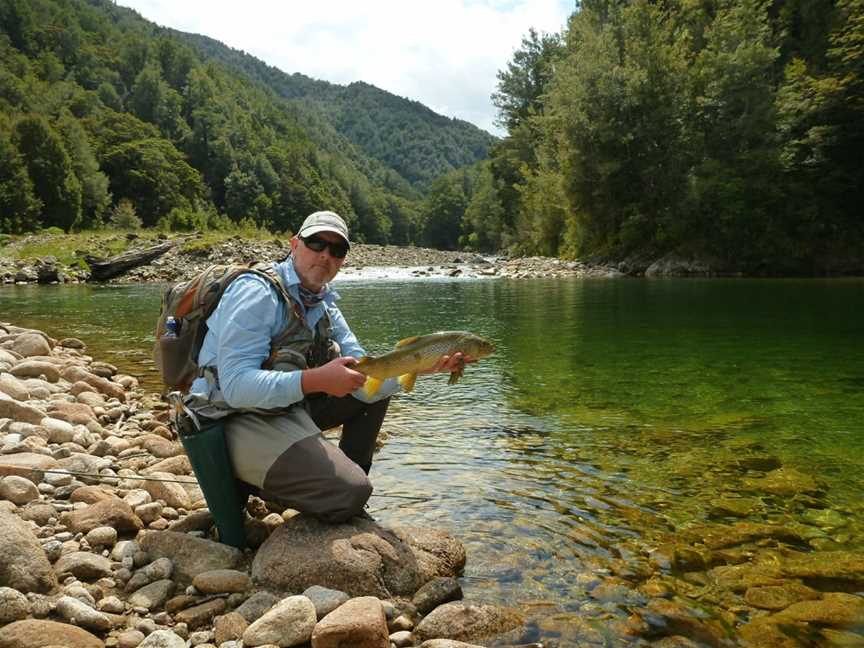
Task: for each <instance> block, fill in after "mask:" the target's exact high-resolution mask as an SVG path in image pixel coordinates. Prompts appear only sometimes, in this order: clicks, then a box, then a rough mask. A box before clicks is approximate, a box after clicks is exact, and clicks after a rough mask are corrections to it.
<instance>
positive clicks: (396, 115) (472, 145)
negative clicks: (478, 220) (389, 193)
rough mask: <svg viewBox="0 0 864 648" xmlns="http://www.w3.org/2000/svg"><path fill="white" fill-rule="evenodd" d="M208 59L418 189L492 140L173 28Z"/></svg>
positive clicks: (405, 104) (380, 95) (464, 125)
mask: <svg viewBox="0 0 864 648" xmlns="http://www.w3.org/2000/svg"><path fill="white" fill-rule="evenodd" d="M172 33H174V34H176V35H177V36H178V38H180V39H182V40H184V41H185V42H188V43H190V44H191V45H193V46H195V47H196V48H197V49H198V50H199V51H200V52H201V53H202V54H203V55H204V56H206V57H207V58H208V59H213V60H216V61H219V62H220V63H223V64H224V65H225V66H226V67H227V68H229V69H231V70H234V71H237V72H241V73H243V74H245V75H246V76H248V77H249V78H251V79H254V80H256V81H260V82H262V83H264V84H265V85H267V86H268V87H269V88H271V89H273V90H274V91H275V92H276V93H277V94H278V95H280V96H281V97H285V98H286V99H289V100H292V101H296V102H297V103H298V104H300V105H301V106H308V107H309V108H310V109H311V110H312V111H313V113H316V114H322V115H324V116H326V118H327V120H328V121H329V122H330V123H332V124H333V125H334V126H335V128H336V129H337V130H338V131H339V133H341V134H342V135H344V136H345V137H346V138H347V139H348V140H349V141H351V142H352V143H354V144H355V145H356V146H357V147H358V148H360V149H361V150H362V151H363V152H364V153H366V154H367V155H369V156H370V157H372V158H374V159H376V160H378V161H379V162H382V163H383V164H384V165H386V166H387V167H390V168H392V169H394V170H395V171H396V172H397V173H398V174H399V175H401V176H402V177H403V178H405V179H407V180H408V181H409V182H411V184H412V185H414V186H415V187H417V188H419V189H421V190H422V189H426V188H428V186H429V185H430V184H431V183H432V181H434V180H435V179H437V178H438V177H439V176H441V175H443V174H444V173H447V172H449V171H452V170H454V169H458V168H461V167H465V166H468V165H470V164H473V163H475V162H478V161H480V160H483V159H485V158H487V157H488V155H489V150H490V149H491V148H492V145H493V144H494V143H495V141H496V140H495V138H494V137H493V136H492V135H490V134H489V133H487V132H485V131H482V130H480V129H479V128H477V127H476V126H474V125H472V124H469V123H468V122H465V121H462V120H459V119H451V118H449V117H444V116H443V115H439V114H437V113H435V112H433V111H431V110H430V109H429V108H427V107H426V106H424V105H423V104H421V103H419V102H417V101H410V100H408V99H404V98H402V97H397V96H396V95H393V94H391V93H389V92H385V91H384V90H381V89H380V88H376V87H375V86H373V85H369V84H368V83H363V82H362V81H358V82H355V83H351V84H349V85H347V86H341V85H336V84H334V83H328V82H327V81H319V80H317V79H311V78H309V77H307V76H305V75H303V74H300V73H297V72H295V73H294V74H286V73H284V72H282V71H281V70H279V69H278V68H275V67H272V66H270V65H267V64H266V63H264V62H262V61H260V60H258V59H256V58H255V57H254V56H250V55H249V54H245V53H244V52H239V51H237V50H234V49H231V48H229V47H226V46H225V45H224V44H222V43H220V42H219V41H217V40H213V39H212V38H208V37H206V36H201V35H199V34H185V33H182V32H172Z"/></svg>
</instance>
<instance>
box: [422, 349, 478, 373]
mask: <svg viewBox="0 0 864 648" xmlns="http://www.w3.org/2000/svg"><path fill="white" fill-rule="evenodd" d="M472 362H477V359H476V358H472V357H471V356H467V355H465V354H463V353H462V352H461V351H457V352H456V353H454V354H453V355H443V356H441V357H440V358H438V362H436V363H435V365H434V366H432V367H430V368H429V369H424V370H423V371H420V372H418V373H421V374H431V373H453V372H454V371H458V370H459V369H461V368H462V367H463V366H464V365H466V364H470V363H472Z"/></svg>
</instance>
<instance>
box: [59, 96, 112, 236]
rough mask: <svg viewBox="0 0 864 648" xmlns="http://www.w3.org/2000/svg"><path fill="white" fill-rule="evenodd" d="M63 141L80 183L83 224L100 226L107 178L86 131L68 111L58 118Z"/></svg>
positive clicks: (108, 196) (106, 200)
mask: <svg viewBox="0 0 864 648" xmlns="http://www.w3.org/2000/svg"><path fill="white" fill-rule="evenodd" d="M57 128H58V130H59V131H60V133H62V137H63V142H64V145H65V147H66V151H67V152H68V153H69V158H70V160H71V162H72V170H73V171H74V173H75V177H76V178H77V179H78V182H79V184H80V185H81V210H82V212H81V213H82V222H81V224H82V225H84V226H94V225H99V224H100V223H101V222H102V216H103V215H104V214H105V210H106V209H107V208H108V205H110V204H111V194H109V193H108V178H107V176H106V175H105V174H104V173H102V171H100V169H99V162H97V160H96V155H95V153H94V151H93V147H92V146H91V145H90V141H89V139H88V137H87V133H86V131H85V130H84V128H83V127H82V126H81V124H80V122H79V121H78V120H77V119H75V118H74V117H73V116H72V114H71V113H69V112H68V111H64V113H63V114H62V115H61V116H60V119H59V120H58V121H57Z"/></svg>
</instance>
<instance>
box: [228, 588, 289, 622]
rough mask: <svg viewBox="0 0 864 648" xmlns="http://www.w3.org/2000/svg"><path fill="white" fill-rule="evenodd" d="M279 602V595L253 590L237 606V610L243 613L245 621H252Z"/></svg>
mask: <svg viewBox="0 0 864 648" xmlns="http://www.w3.org/2000/svg"><path fill="white" fill-rule="evenodd" d="M278 602H279V597H278V596H276V595H275V594H272V593H270V592H266V591H261V592H255V593H254V594H253V595H252V596H250V597H249V598H248V599H246V601H245V602H244V603H243V605H241V606H240V607H238V608H237V610H236V611H237V612H238V613H239V614H241V615H243V618H244V619H246V622H247V623H254V622H255V621H257V620H258V619H260V618H261V617H262V616H263V614H264V613H265V612H266V611H267V610H269V609H270V608H272V607H273V606H274V605H276V604H277V603H278Z"/></svg>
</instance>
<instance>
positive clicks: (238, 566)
mask: <svg viewBox="0 0 864 648" xmlns="http://www.w3.org/2000/svg"><path fill="white" fill-rule="evenodd" d="M167 421H168V409H167V406H166V404H165V403H163V402H161V401H160V400H159V399H158V397H156V396H154V395H147V394H145V393H142V391H141V390H140V389H139V388H138V382H137V380H136V379H135V378H134V377H132V376H128V375H123V374H121V373H118V371H117V369H116V368H115V367H113V366H111V365H109V364H107V363H104V362H99V361H96V360H94V359H93V358H91V357H89V356H88V355H87V354H86V348H85V345H84V343H83V342H82V341H80V340H78V339H73V338H67V339H64V340H55V339H52V338H51V337H50V336H48V335H46V334H45V333H43V332H41V331H35V330H30V329H22V328H18V327H16V326H13V325H11V324H0V647H2V648H36V647H45V646H66V647H70V648H102V647H116V648H136V647H139V646H140V647H141V648H185V647H187V646H199V647H201V648H212V647H214V646H218V647H219V648H240V647H241V646H267V647H273V646H312V647H313V648H326V647H331V646H332V647H335V646H357V647H360V648H364V647H369V648H379V647H380V648H391V647H392V646H397V647H402V646H417V645H421V646H424V647H425V648H458V647H465V646H471V645H478V644H474V643H467V642H475V641H484V642H485V641H486V640H489V639H490V638H494V637H502V636H504V637H506V636H507V635H506V633H508V632H510V633H511V635H512V636H516V637H518V635H519V632H520V628H521V625H522V617H521V616H520V615H519V614H518V613H517V612H516V611H514V610H510V609H507V608H503V607H498V606H493V605H484V604H483V603H482V602H475V603H472V602H467V601H463V600H462V592H461V589H460V585H459V582H458V580H457V579H456V577H457V576H458V575H459V574H460V573H461V571H462V569H463V567H464V565H465V550H464V548H463V546H462V545H461V544H460V543H459V541H458V540H456V539H455V538H453V537H451V536H449V535H448V534H446V533H444V532H442V531H440V530H433V529H421V528H393V529H388V528H385V527H383V526H381V525H379V524H378V523H377V522H375V521H372V520H369V519H355V520H352V521H350V522H349V523H346V524H342V525H336V526H327V525H322V524H321V523H319V522H317V521H315V520H313V519H309V518H306V517H304V516H302V515H299V514H297V513H296V512H295V511H291V510H288V511H281V510H271V509H269V508H268V505H266V504H265V503H264V502H263V501H262V500H260V499H257V498H250V500H249V502H248V503H247V513H248V515H247V521H246V527H247V529H246V530H247V537H248V539H249V544H250V546H251V547H252V548H251V549H248V550H246V551H241V550H238V549H235V548H233V547H229V546H227V545H222V544H220V543H218V542H216V541H214V531H213V528H212V527H213V520H212V517H211V516H210V514H209V512H208V511H207V510H206V502H205V501H204V499H203V496H202V493H201V490H200V488H199V487H198V485H197V483H196V481H195V477H194V475H193V474H192V470H191V467H190V465H189V460H188V458H187V457H186V456H185V454H184V452H183V448H182V445H181V444H180V443H179V442H178V441H177V440H176V439H175V438H174V435H173V434H172V432H171V430H170V429H169V427H168V425H166V423H167ZM500 641H504V639H501V640H500ZM499 643H500V642H499ZM483 645H486V644H485V643H484V644H483Z"/></svg>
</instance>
